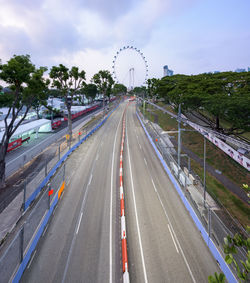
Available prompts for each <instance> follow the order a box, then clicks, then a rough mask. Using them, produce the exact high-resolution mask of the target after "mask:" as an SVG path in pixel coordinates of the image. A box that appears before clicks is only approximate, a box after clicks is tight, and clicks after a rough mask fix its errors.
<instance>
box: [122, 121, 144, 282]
mask: <svg viewBox="0 0 250 283" xmlns="http://www.w3.org/2000/svg"><path fill="white" fill-rule="evenodd" d="M126 129H127V125H126ZM127 148H128V160H129V171H130V179H131V186H132V194H133V201H134V208H135V219H136V226H137V233H138V238H139V246H140V252H141V260H142V267H143V274H144V282H145V283H147V282H148V278H147V272H146V267H145V261H144V255H143V249H142V242H141V233H140V227H139V221H138V215H137V208H136V202H135V192H134V182H133V174H132V169H131V161H130V150H129V142H128V131H127Z"/></svg>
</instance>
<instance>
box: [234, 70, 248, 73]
mask: <svg viewBox="0 0 250 283" xmlns="http://www.w3.org/2000/svg"><path fill="white" fill-rule="evenodd" d="M235 72H236V73H241V72H246V69H236V70H235Z"/></svg>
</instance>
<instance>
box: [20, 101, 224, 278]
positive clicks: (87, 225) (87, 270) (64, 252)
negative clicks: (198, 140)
mask: <svg viewBox="0 0 250 283" xmlns="http://www.w3.org/2000/svg"><path fill="white" fill-rule="evenodd" d="M124 109H125V103H123V104H122V105H120V107H119V108H118V109H117V110H116V111H115V112H114V113H113V114H112V115H111V117H110V118H109V119H108V121H107V123H105V124H104V126H103V127H102V128H100V130H98V131H97V132H96V134H94V135H93V136H92V137H91V138H90V139H88V140H87V141H86V143H83V144H82V146H81V147H80V148H79V149H78V150H77V151H75V152H74V153H73V154H72V156H71V157H70V158H69V160H68V162H67V165H66V172H67V182H66V184H67V185H66V190H65V192H64V195H63V198H62V200H61V201H60V203H59V205H58V207H57V208H56V210H55V214H54V217H53V218H52V220H51V222H50V224H49V226H48V228H47V230H46V231H45V232H44V235H43V236H42V239H41V241H40V243H39V245H38V247H37V249H36V251H35V253H34V256H33V257H32V259H31V261H30V263H29V265H28V267H27V269H26V271H25V272H24V275H23V277H22V280H21V282H122V263H121V242H120V208H119V203H120V201H119V154H120V143H121V131H122V124H121V121H122V120H121V118H122V113H123V110H124ZM126 120H127V132H126V138H125V146H124V150H125V151H124V154H125V155H124V170H123V172H124V179H123V180H124V193H125V215H126V224H127V238H128V263H129V274H130V281H131V282H174V281H175V282H207V277H208V275H210V274H213V273H214V272H215V271H216V272H219V269H218V266H217V264H216V262H215V260H214V259H213V258H212V255H211V254H210V252H209V250H208V248H207V247H206V245H205V243H204V242H203V240H202V237H201V235H200V233H199V231H197V229H196V227H195V225H194V224H193V222H192V220H191V217H190V216H189V215H188V212H187V211H186V210H185V208H184V206H183V204H182V203H181V200H180V199H179V197H178V195H177V193H176V192H175V189H174V187H173V185H172V184H171V182H170V180H169V179H168V176H167V175H166V173H165V172H164V170H163V168H162V167H161V165H160V163H159V161H158V160H157V157H156V156H155V154H154V153H153V149H152V147H151V145H150V144H149V142H148V141H147V138H146V136H145V134H144V132H143V129H142V128H141V126H140V124H139V122H138V120H137V118H136V116H135V107H134V105H133V104H132V105H130V106H129V107H128V111H127V119H126Z"/></svg>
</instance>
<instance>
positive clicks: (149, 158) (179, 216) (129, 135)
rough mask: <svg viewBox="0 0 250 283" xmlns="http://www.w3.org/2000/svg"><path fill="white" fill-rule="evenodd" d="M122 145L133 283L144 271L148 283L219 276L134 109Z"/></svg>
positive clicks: (131, 107)
mask: <svg viewBox="0 0 250 283" xmlns="http://www.w3.org/2000/svg"><path fill="white" fill-rule="evenodd" d="M126 139H127V141H126V147H125V161H124V163H125V167H124V172H125V173H124V174H125V176H124V179H125V180H124V190H125V191H126V193H125V196H126V199H125V205H126V212H127V215H126V219H127V225H128V227H127V230H128V232H127V235H128V256H129V273H130V279H131V281H132V282H145V271H146V278H147V280H148V282H173V281H176V282H184V281H185V282H206V281H207V277H208V276H209V275H210V274H213V273H214V272H215V271H216V272H219V269H218V266H217V264H216V262H215V260H214V259H213V257H212V255H211V254H210V252H209V250H208V248H207V246H206V245H205V243H204V242H203V239H202V237H201V235H200V233H199V231H198V230H197V228H196V227H195V225H194V223H193V221H192V219H191V217H190V216H189V215H188V212H187V211H186V209H185V207H184V205H183V204H182V202H181V200H180V198H179V196H178V194H177V192H176V191H175V188H174V186H173V185H172V183H171V182H170V180H169V178H168V176H167V174H166V173H165V171H164V170H163V168H162V166H161V164H160V162H159V160H158V159H157V157H156V155H155V153H154V151H153V148H152V146H151V145H150V144H149V142H148V140H147V138H146V136H145V134H144V132H143V129H142V128H141V126H140V124H139V122H138V120H137V117H136V115H135V107H134V105H130V106H129V108H128V111H127V132H126ZM130 165H131V168H132V169H131V171H132V174H131V171H130V168H129V167H130ZM131 175H132V176H131ZM133 195H134V196H135V197H134V196H133ZM133 199H135V202H136V209H137V214H138V222H139V229H138V228H137V223H136V222H137V221H136V216H135V214H136V211H135V205H134V200H133ZM138 230H140V234H141V243H142V249H141V250H143V255H142V252H141V251H140V248H139V247H140V244H139V241H140V236H139V233H138ZM142 257H143V260H144V262H145V268H144V267H143V260H142ZM144 269H145V270H144Z"/></svg>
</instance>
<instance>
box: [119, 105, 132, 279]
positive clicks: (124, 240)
mask: <svg viewBox="0 0 250 283" xmlns="http://www.w3.org/2000/svg"><path fill="white" fill-rule="evenodd" d="M125 113H126V109H125V111H124V113H123V125H122V141H121V150H120V208H121V245H122V270H123V282H124V283H129V282H130V281H129V273H128V252H127V233H126V220H125V201H124V190H123V150H124V139H125Z"/></svg>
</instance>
